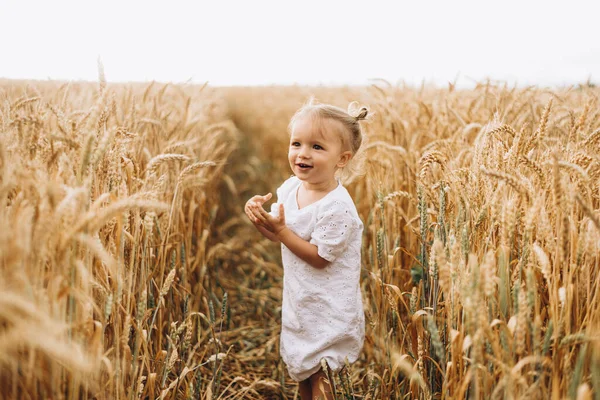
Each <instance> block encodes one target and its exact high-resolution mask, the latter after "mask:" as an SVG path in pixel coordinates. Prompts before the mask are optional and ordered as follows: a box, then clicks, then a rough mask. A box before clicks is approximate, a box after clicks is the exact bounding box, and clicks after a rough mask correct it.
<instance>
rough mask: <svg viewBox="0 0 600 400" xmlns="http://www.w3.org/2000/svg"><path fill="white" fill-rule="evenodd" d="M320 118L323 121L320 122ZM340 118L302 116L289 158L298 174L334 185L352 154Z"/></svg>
mask: <svg viewBox="0 0 600 400" xmlns="http://www.w3.org/2000/svg"><path fill="white" fill-rule="evenodd" d="M318 122H320V123H318ZM336 124H338V122H336V121H333V120H322V121H313V119H311V118H306V117H304V118H300V119H299V120H298V121H297V122H296V123H295V124H294V126H293V128H292V133H291V136H290V148H289V151H288V160H289V162H290V167H291V168H292V171H293V172H294V175H296V176H297V177H298V179H300V180H301V181H303V182H306V183H309V184H311V185H333V184H335V183H336V180H335V172H336V170H338V169H339V168H342V167H344V166H345V165H346V164H347V163H348V161H349V160H350V158H351V157H352V152H351V151H344V149H343V147H342V140H341V137H340V133H339V129H341V126H336Z"/></svg>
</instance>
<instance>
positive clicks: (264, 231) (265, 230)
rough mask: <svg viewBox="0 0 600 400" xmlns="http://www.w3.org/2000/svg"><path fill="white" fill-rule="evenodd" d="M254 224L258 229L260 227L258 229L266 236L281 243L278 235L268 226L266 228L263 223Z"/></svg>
mask: <svg viewBox="0 0 600 400" xmlns="http://www.w3.org/2000/svg"><path fill="white" fill-rule="evenodd" d="M254 226H255V227H256V229H258V231H259V232H260V233H262V235H263V236H264V237H266V238H267V239H269V240H270V241H271V242H275V243H279V239H278V238H277V235H275V234H274V233H273V232H271V231H270V230H268V229H267V228H265V227H264V226H262V225H258V224H254Z"/></svg>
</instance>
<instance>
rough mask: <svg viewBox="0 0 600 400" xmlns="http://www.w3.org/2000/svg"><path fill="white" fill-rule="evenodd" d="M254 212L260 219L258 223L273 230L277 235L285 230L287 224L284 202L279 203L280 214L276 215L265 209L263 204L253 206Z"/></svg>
mask: <svg viewBox="0 0 600 400" xmlns="http://www.w3.org/2000/svg"><path fill="white" fill-rule="evenodd" d="M250 209H251V211H252V214H253V215H254V217H255V218H256V219H257V220H258V222H257V224H258V225H262V226H263V227H265V229H267V230H268V231H270V232H273V234H274V235H275V236H277V235H279V233H280V232H281V231H283V230H284V229H285V228H286V226H285V212H284V211H285V210H284V209H283V204H279V215H278V216H276V217H274V216H272V215H271V214H269V213H268V212H266V211H265V209H264V208H262V206H258V207H251V208H250Z"/></svg>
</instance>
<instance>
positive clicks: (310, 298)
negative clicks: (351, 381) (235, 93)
mask: <svg viewBox="0 0 600 400" xmlns="http://www.w3.org/2000/svg"><path fill="white" fill-rule="evenodd" d="M354 104H355V103H352V104H351V105H350V107H349V110H351V109H352V107H353V106H354ZM353 114H355V115H354V116H353V115H350V114H349V113H347V112H345V111H344V110H342V109H341V108H338V107H334V106H330V105H324V104H316V105H315V104H312V102H310V103H308V104H307V105H305V106H303V107H302V108H300V110H298V111H297V112H296V114H295V115H294V117H293V118H292V120H291V121H290V124H289V127H288V128H289V132H290V146H289V151H288V160H289V163H290V167H291V169H292V172H293V173H294V175H293V176H292V177H291V178H289V179H287V180H286V181H285V182H284V183H283V184H282V185H281V186H280V187H279V188H278V189H277V203H276V204H273V206H272V208H271V213H267V212H266V211H265V210H264V208H263V204H264V203H265V202H267V201H269V199H271V193H269V194H267V195H265V196H259V195H257V196H254V197H252V198H251V199H250V200H248V202H247V203H246V206H245V209H244V210H245V212H246V215H247V216H248V218H249V219H250V221H252V223H253V224H254V226H255V227H256V228H257V229H258V231H259V232H260V233H262V234H263V235H264V236H265V237H267V238H268V239H270V240H272V241H274V242H281V251H282V258H283V268H284V269H283V271H284V280H283V304H282V317H281V321H282V327H281V344H280V348H281V357H282V359H283V361H284V362H285V363H286V365H287V368H288V371H289V374H290V376H291V377H292V379H294V380H295V381H298V382H299V391H300V395H301V397H302V399H312V398H316V397H318V396H322V397H324V398H326V399H331V398H332V393H331V387H330V385H329V382H328V380H327V377H326V375H325V373H324V371H323V370H322V368H321V366H322V362H323V361H322V360H324V362H325V363H326V364H327V366H328V368H330V369H331V370H333V371H339V370H340V369H341V368H342V367H344V365H345V362H346V359H347V360H348V361H349V362H354V361H356V359H357V358H358V355H359V353H360V351H361V349H362V345H363V340H364V332H365V328H364V326H365V321H364V313H363V303H362V298H361V291H360V282H359V280H360V268H361V241H362V231H363V224H362V222H361V220H360V218H359V216H358V213H357V211H356V207H355V206H354V202H353V201H352V198H351V197H350V195H349V193H348V191H347V190H346V188H344V186H342V184H341V181H340V180H339V173H340V172H342V170H343V169H344V168H347V166H348V163H349V162H350V161H351V159H352V158H353V156H354V155H355V154H356V152H357V151H358V149H359V148H360V145H361V143H362V132H361V127H360V124H359V121H360V120H363V119H365V117H366V116H367V114H368V110H367V109H366V108H364V107H363V108H361V109H360V110H359V111H357V112H355V113H353Z"/></svg>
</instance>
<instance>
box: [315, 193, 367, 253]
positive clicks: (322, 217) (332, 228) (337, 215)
mask: <svg viewBox="0 0 600 400" xmlns="http://www.w3.org/2000/svg"><path fill="white" fill-rule="evenodd" d="M357 227H358V223H357V221H356V218H355V217H354V216H353V215H352V212H351V209H350V207H349V206H348V205H347V204H345V203H344V202H342V201H339V200H335V201H333V202H331V203H329V204H326V205H324V207H323V208H322V210H321V211H320V212H319V213H318V214H317V221H316V224H315V229H314V231H313V233H312V234H311V239H310V243H312V244H314V245H316V246H317V248H318V251H317V252H318V254H319V256H321V257H322V258H324V259H326V260H327V261H329V262H333V261H335V259H336V258H338V257H339V256H340V255H342V254H343V253H344V251H345V250H346V248H347V247H348V242H349V240H350V237H351V234H350V233H351V232H352V230H354V229H357Z"/></svg>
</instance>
